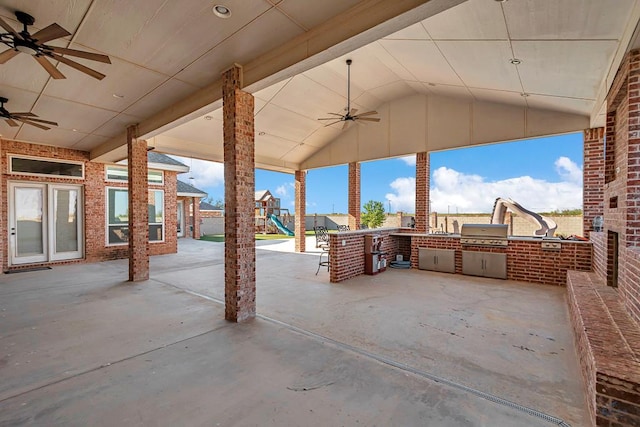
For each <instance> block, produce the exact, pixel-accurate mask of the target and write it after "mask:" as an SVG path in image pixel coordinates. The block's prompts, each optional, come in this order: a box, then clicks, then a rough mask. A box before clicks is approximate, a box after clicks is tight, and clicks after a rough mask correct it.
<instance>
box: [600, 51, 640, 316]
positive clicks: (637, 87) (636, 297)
mask: <svg viewBox="0 0 640 427" xmlns="http://www.w3.org/2000/svg"><path fill="white" fill-rule="evenodd" d="M607 104H608V107H609V111H608V113H607V128H606V130H605V134H606V137H607V149H606V156H607V157H606V159H605V162H604V164H605V181H606V186H605V189H604V229H605V232H606V233H609V232H615V233H618V242H619V245H618V247H617V248H615V247H612V245H611V241H612V240H611V239H607V241H606V253H607V257H606V258H605V260H606V261H605V262H606V263H608V264H611V260H613V259H614V258H615V257H614V255H615V252H616V251H617V258H618V276H617V286H618V288H619V297H620V298H621V301H622V302H623V304H624V307H625V308H626V310H627V311H628V312H629V314H630V315H631V316H632V317H633V318H634V320H635V321H636V322H640V302H639V301H640V281H638V280H637V277H638V276H637V273H636V271H637V252H638V247H639V246H640V51H639V50H633V51H631V52H629V53H628V54H627V56H626V57H625V59H624V61H623V63H622V64H621V66H620V69H619V70H618V74H617V75H616V78H615V80H614V82H613V84H612V88H611V90H610V92H609V94H608V96H607ZM596 261H597V262H598V263H599V264H598V265H594V270H595V271H597V272H602V271H607V268H608V270H609V278H608V279H609V282H611V281H612V279H613V280H615V276H612V274H611V272H612V271H613V268H612V266H611V265H603V264H600V263H602V262H603V261H604V260H601V259H596Z"/></svg>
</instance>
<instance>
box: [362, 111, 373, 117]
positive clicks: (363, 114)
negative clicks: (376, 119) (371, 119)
mask: <svg viewBox="0 0 640 427" xmlns="http://www.w3.org/2000/svg"><path fill="white" fill-rule="evenodd" d="M374 114H378V112H377V111H367V112H366V113H361V114H358V117H362V116H373V115H374Z"/></svg>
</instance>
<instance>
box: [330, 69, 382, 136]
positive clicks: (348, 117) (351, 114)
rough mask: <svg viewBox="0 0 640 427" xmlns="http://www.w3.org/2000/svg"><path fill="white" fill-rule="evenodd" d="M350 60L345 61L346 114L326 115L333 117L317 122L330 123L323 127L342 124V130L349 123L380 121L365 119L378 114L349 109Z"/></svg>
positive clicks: (371, 118) (377, 120)
mask: <svg viewBox="0 0 640 427" xmlns="http://www.w3.org/2000/svg"><path fill="white" fill-rule="evenodd" d="M352 62H353V61H352V60H351V59H347V108H345V111H346V114H338V113H328V114H331V115H333V116H335V117H322V118H319V119H318V120H324V121H331V123H327V124H326V125H324V127H327V126H331V125H335V124H336V123H340V122H344V125H342V129H346V128H347V127H348V126H349V123H350V122H356V121H366V122H379V121H380V119H379V118H377V117H365V116H372V115H374V114H378V112H377V111H367V112H365V113H360V114H356V113H357V112H358V110H357V109H356V108H351V64H352Z"/></svg>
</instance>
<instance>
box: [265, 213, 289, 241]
mask: <svg viewBox="0 0 640 427" xmlns="http://www.w3.org/2000/svg"><path fill="white" fill-rule="evenodd" d="M267 218H269V219H270V220H271V222H273V224H274V225H275V226H276V228H277V229H278V230H280V232H281V233H282V234H286V235H287V236H293V235H294V233H293V231H291V230H289V229H288V228H287V227H285V226H284V224H282V223H281V222H280V220H279V219H278V217H277V216H275V215H274V214H268V215H267Z"/></svg>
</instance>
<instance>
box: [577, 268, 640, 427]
mask: <svg viewBox="0 0 640 427" xmlns="http://www.w3.org/2000/svg"><path fill="white" fill-rule="evenodd" d="M567 291H568V303H569V310H570V314H571V321H572V326H573V331H574V336H575V340H576V347H577V350H578V354H579V357H580V365H581V368H582V373H583V376H584V378H585V382H586V386H587V400H588V404H589V410H590V412H591V416H592V421H593V422H594V424H595V425H598V426H610V425H616V426H617V425H620V426H640V327H639V326H638V324H637V323H635V322H634V321H633V320H632V319H631V317H630V316H629V315H628V314H627V312H626V311H625V309H624V307H623V306H622V304H621V303H620V300H619V297H618V292H617V290H615V289H613V288H610V287H607V286H606V285H605V283H604V280H602V279H600V278H599V277H598V276H597V275H596V274H595V273H589V272H579V271H569V272H567Z"/></svg>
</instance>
